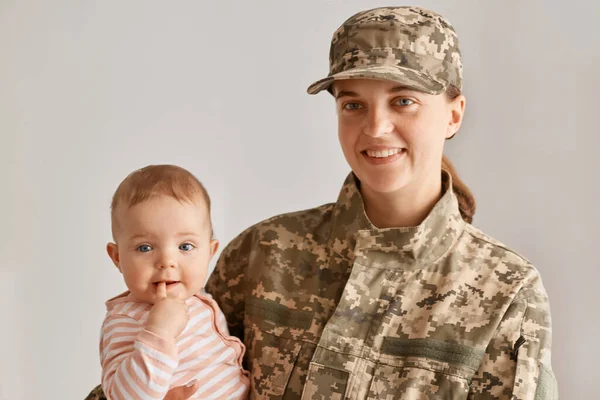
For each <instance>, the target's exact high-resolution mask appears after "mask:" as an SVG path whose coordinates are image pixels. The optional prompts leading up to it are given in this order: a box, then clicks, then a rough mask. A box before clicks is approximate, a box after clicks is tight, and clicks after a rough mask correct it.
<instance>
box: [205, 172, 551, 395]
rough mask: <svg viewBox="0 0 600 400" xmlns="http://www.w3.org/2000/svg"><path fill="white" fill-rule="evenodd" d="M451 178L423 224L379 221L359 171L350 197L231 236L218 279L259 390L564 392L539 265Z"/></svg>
mask: <svg viewBox="0 0 600 400" xmlns="http://www.w3.org/2000/svg"><path fill="white" fill-rule="evenodd" d="M450 179H451V178H450V176H449V175H448V174H447V173H444V182H445V187H446V188H447V189H446V190H445V193H444V195H443V196H442V197H441V199H440V200H439V202H438V203H437V205H436V206H435V207H434V209H433V210H432V212H431V213H430V215H429V216H428V217H427V218H426V220H425V221H424V222H423V223H422V224H421V225H420V226H418V227H414V228H392V229H377V228H376V227H374V226H373V225H372V224H371V223H370V222H369V220H368V218H367V217H366V214H365V212H364V208H363V201H362V197H361V195H360V192H359V189H358V185H359V183H358V182H357V180H356V178H355V176H354V175H353V174H350V176H349V177H348V179H347V180H346V182H345V184H344V186H343V189H342V191H341V193H340V196H339V198H338V201H337V203H335V204H329V205H324V206H322V207H318V208H315V209H311V210H307V211H302V212H297V213H292V214H284V215H281V216H277V217H274V218H272V219H269V220H267V221H264V222H262V223H259V224H257V225H255V226H253V227H251V228H249V229H248V230H246V231H245V232H243V233H242V234H241V235H239V236H238V237H237V238H236V239H234V240H233V241H232V242H231V243H230V244H229V245H228V247H227V248H226V249H225V250H224V252H223V254H222V255H221V257H220V259H219V262H218V263H217V266H216V269H215V272H214V273H213V275H212V277H211V278H210V280H209V282H208V287H207V289H208V291H209V292H211V293H212V295H213V296H214V297H215V299H216V300H217V301H218V302H219V304H220V306H221V308H222V310H223V312H224V313H225V315H226V316H227V320H228V322H229V325H230V331H231V333H232V334H237V335H240V337H242V338H243V340H244V343H245V344H246V347H247V353H246V363H247V368H248V369H249V370H250V373H251V394H250V397H251V398H252V399H306V400H309V399H310V400H313V399H387V400H391V399H514V400H525V399H527V400H529V399H531V400H534V399H556V398H557V397H558V394H557V390H556V382H555V379H554V376H553V373H552V370H551V366H550V346H551V334H550V325H551V321H550V311H549V305H548V299H547V297H546V293H545V290H544V288H543V286H542V282H541V279H540V276H539V274H538V272H537V271H536V269H535V268H534V267H533V266H532V265H531V264H530V263H529V262H528V261H527V260H525V259H523V258H522V257H520V256H519V255H517V254H515V253H514V252H512V251H511V250H509V249H507V248H506V247H505V246H504V245H502V244H500V243H498V242H496V241H495V240H493V239H491V238H489V237H487V236H486V235H484V234H483V233H481V232H480V231H479V230H477V229H476V228H474V227H473V226H471V225H469V224H467V223H466V222H464V221H463V220H462V219H461V217H460V213H459V210H458V203H457V200H456V197H455V195H454V193H453V192H452V189H451V188H450V186H451V183H450Z"/></svg>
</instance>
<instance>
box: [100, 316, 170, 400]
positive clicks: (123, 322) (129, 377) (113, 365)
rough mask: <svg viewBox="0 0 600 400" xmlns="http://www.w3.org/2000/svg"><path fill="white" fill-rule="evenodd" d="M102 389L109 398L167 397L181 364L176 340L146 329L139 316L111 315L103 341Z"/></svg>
mask: <svg viewBox="0 0 600 400" xmlns="http://www.w3.org/2000/svg"><path fill="white" fill-rule="evenodd" d="M100 361H101V364H102V389H103V390H104V392H105V394H106V397H107V398H108V399H110V400H120V399H130V400H138V399H140V400H141V399H143V400H151V399H161V400H162V399H164V397H165V395H166V393H167V392H168V390H169V383H170V381H171V377H172V375H173V372H174V371H175V368H176V367H177V363H178V352H177V347H176V344H175V341H174V340H168V339H165V338H162V337H160V336H157V335H155V334H153V333H152V332H149V331H147V330H145V329H144V326H143V324H141V323H140V322H139V321H137V320H136V319H134V318H132V317H129V316H127V315H122V314H112V315H111V314H109V315H108V316H107V317H106V319H105V321H104V324H103V325H102V332H101V342H100Z"/></svg>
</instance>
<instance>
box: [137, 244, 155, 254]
mask: <svg viewBox="0 0 600 400" xmlns="http://www.w3.org/2000/svg"><path fill="white" fill-rule="evenodd" d="M137 250H138V251H139V252H141V253H147V252H149V251H151V250H152V246H150V245H148V244H141V245H139V246H138V247H137Z"/></svg>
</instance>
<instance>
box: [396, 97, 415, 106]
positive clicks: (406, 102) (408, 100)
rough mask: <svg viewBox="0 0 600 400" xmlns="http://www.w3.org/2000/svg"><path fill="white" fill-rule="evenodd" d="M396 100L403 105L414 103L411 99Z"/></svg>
mask: <svg viewBox="0 0 600 400" xmlns="http://www.w3.org/2000/svg"><path fill="white" fill-rule="evenodd" d="M396 102H397V103H398V104H399V105H401V106H410V105H411V104H413V103H414V101H412V100H411V99H406V98H404V99H398V100H396Z"/></svg>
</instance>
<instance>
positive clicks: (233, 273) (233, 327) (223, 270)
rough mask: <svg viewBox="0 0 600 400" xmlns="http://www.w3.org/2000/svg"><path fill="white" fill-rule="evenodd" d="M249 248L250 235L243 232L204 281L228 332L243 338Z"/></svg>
mask: <svg viewBox="0 0 600 400" xmlns="http://www.w3.org/2000/svg"><path fill="white" fill-rule="evenodd" d="M251 247H252V235H251V234H249V231H246V232H243V233H242V234H240V235H239V236H238V237H236V238H235V239H233V240H232V241H231V242H230V243H229V244H228V245H227V247H225V249H224V250H223V252H222V253H221V256H220V257H219V260H218V261H217V264H216V266H215V270H214V271H213V273H212V275H211V276H210V278H209V280H208V282H207V283H206V291H207V292H208V293H209V294H211V295H212V296H213V298H214V299H215V300H216V302H217V304H218V305H219V307H220V308H221V311H223V314H224V315H225V318H226V319H227V325H228V327H229V333H230V334H231V335H233V336H236V337H238V338H239V339H240V340H241V341H242V342H243V341H244V337H243V336H244V309H245V287H246V284H245V279H246V277H245V273H246V269H247V266H248V259H249V255H250V252H251Z"/></svg>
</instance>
